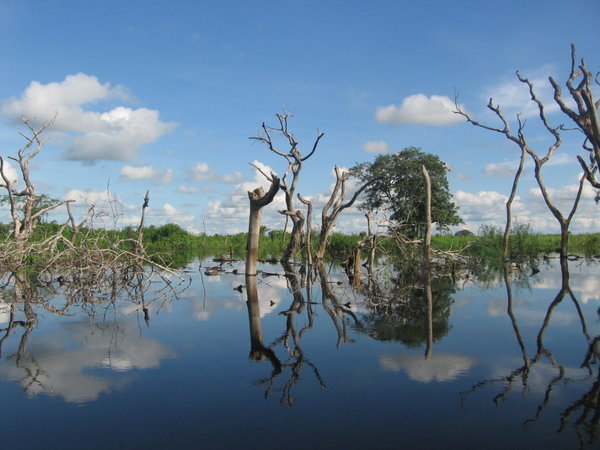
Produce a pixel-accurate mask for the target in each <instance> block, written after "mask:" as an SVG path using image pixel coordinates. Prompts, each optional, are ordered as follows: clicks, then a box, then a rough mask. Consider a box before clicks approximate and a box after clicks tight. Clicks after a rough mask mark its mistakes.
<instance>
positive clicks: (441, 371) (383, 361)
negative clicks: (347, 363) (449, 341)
mask: <svg viewBox="0 0 600 450" xmlns="http://www.w3.org/2000/svg"><path fill="white" fill-rule="evenodd" d="M476 364H477V360H476V359H474V358H470V357H468V356H462V355H456V354H452V353H434V354H433V355H432V356H431V357H430V358H427V359H426V358H425V357H424V356H421V355H414V354H402V353H400V354H395V355H394V354H392V355H381V356H380V357H379V365H380V366H381V368H383V369H384V370H389V371H391V372H401V371H403V370H404V371H406V373H407V374H408V376H409V377H410V378H411V379H413V380H415V381H419V382H421V383H429V382H431V381H452V380H455V379H456V378H458V377H459V376H461V375H464V374H466V373H467V372H468V371H469V370H470V369H471V367H473V366H475V365H476Z"/></svg>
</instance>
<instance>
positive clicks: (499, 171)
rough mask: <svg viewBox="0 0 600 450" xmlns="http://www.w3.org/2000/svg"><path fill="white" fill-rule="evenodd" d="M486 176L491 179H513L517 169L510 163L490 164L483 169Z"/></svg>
mask: <svg viewBox="0 0 600 450" xmlns="http://www.w3.org/2000/svg"><path fill="white" fill-rule="evenodd" d="M483 171H484V172H485V174H486V176H488V177H491V178H513V177H514V176H515V172H516V169H515V168H514V167H513V165H512V164H509V163H489V164H486V166H485V168H484V169H483Z"/></svg>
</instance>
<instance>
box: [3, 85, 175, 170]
mask: <svg viewBox="0 0 600 450" xmlns="http://www.w3.org/2000/svg"><path fill="white" fill-rule="evenodd" d="M112 99H119V100H127V99H128V96H127V94H126V93H125V89H124V88H123V87H121V86H116V87H111V85H110V83H104V84H101V83H100V82H99V81H98V79H97V78H96V77H94V76H90V75H86V74H84V73H78V74H75V75H68V76H67V77H66V78H65V79H64V80H63V81H62V82H53V83H48V84H42V83H40V82H38V81H32V82H31V83H30V85H29V86H28V87H27V88H26V89H25V91H24V92H23V94H22V95H21V97H20V98H11V99H9V100H8V101H7V102H6V103H5V104H4V105H3V106H2V113H3V114H4V115H6V116H8V117H11V118H13V119H18V118H20V117H21V116H24V117H26V118H28V119H30V120H32V121H33V122H35V123H41V122H43V121H46V120H49V119H51V118H53V117H54V116H55V115H56V121H55V122H54V125H53V129H54V130H59V131H66V132H68V133H74V134H75V137H74V139H73V140H72V144H71V146H70V147H69V148H68V149H67V150H66V151H65V152H64V154H63V156H64V157H65V158H66V159H72V160H83V161H95V160H100V159H107V160H116V161H129V160H132V159H134V158H135V157H136V154H137V150H138V149H139V148H140V147H141V146H143V145H145V144H149V143H151V142H154V141H156V140H157V139H158V138H160V137H161V136H163V135H164V134H166V133H169V132H171V131H172V130H173V129H174V127H175V124H174V123H165V122H161V121H160V119H159V112H158V111H156V110H151V109H147V108H138V109H131V108H127V107H124V106H118V107H116V108H113V109H111V110H109V111H106V112H99V111H89V110H84V109H83V107H84V106H85V105H89V104H92V103H98V102H101V101H106V100H112Z"/></svg>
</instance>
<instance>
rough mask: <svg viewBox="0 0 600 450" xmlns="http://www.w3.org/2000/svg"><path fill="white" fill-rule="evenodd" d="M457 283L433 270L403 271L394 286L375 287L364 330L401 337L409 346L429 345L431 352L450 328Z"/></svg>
mask: <svg viewBox="0 0 600 450" xmlns="http://www.w3.org/2000/svg"><path fill="white" fill-rule="evenodd" d="M455 292H456V285H455V283H454V282H453V280H452V278H451V277H449V276H443V275H440V276H438V275H436V274H432V273H431V272H430V271H427V270H423V271H421V272H419V271H418V270H405V271H401V272H399V273H398V274H397V275H396V276H395V278H394V279H393V281H392V284H391V286H386V287H385V288H381V287H378V286H377V284H376V283H374V287H373V288H372V289H371V290H370V292H369V294H368V296H367V299H366V302H365V305H366V307H367V312H366V313H364V314H363V315H362V317H361V322H362V327H361V328H360V331H362V332H364V333H366V334H368V335H369V336H371V337H373V338H375V339H377V340H383V341H399V342H402V343H403V344H404V345H406V346H407V347H411V348H418V347H421V346H422V345H425V346H426V353H429V352H430V350H431V348H432V346H433V343H434V342H435V341H437V340H439V339H441V338H443V337H444V336H446V334H448V332H449V331H450V324H449V317H450V308H451V305H452V303H453V299H452V295H453V294H454V293H455Z"/></svg>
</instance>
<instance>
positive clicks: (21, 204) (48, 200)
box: [0, 194, 59, 222]
mask: <svg viewBox="0 0 600 450" xmlns="http://www.w3.org/2000/svg"><path fill="white" fill-rule="evenodd" d="M13 198H14V201H15V206H16V207H17V210H19V211H21V213H22V214H24V210H25V202H26V199H27V197H25V196H23V197H13ZM58 202H59V200H56V199H55V198H52V197H50V196H49V195H46V194H41V195H38V196H36V197H35V205H34V206H33V209H32V211H31V213H32V214H36V213H37V212H39V211H41V210H42V209H44V208H48V207H50V206H52V205H55V204H57V203H58ZM0 205H10V202H9V197H8V195H6V194H4V195H0ZM45 215H46V214H42V215H41V216H40V218H39V221H40V222H43V219H44V216H45Z"/></svg>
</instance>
